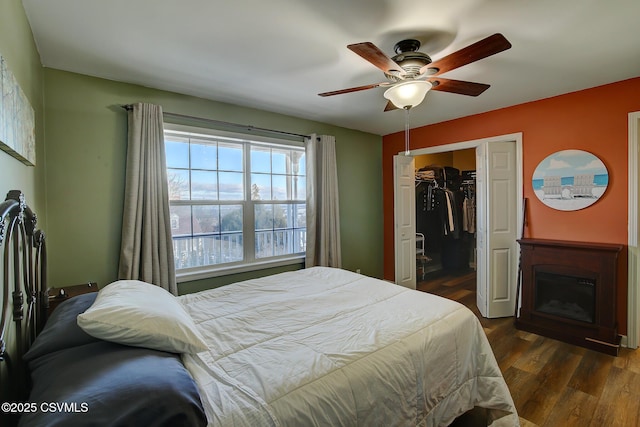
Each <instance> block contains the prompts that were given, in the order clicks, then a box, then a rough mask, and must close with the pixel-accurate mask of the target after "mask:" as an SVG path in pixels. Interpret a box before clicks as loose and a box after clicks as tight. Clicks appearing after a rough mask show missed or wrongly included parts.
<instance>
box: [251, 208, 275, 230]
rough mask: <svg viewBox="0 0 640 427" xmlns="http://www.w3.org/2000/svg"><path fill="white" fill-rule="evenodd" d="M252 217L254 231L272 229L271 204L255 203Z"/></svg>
mask: <svg viewBox="0 0 640 427" xmlns="http://www.w3.org/2000/svg"><path fill="white" fill-rule="evenodd" d="M254 217H255V229H256V231H258V230H271V229H273V205H265V204H259V205H255V209H254Z"/></svg>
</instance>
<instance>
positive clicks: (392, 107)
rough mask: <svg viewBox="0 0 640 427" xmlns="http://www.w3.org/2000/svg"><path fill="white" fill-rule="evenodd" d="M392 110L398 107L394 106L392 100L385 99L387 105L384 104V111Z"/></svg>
mask: <svg viewBox="0 0 640 427" xmlns="http://www.w3.org/2000/svg"><path fill="white" fill-rule="evenodd" d="M392 110H398V107H396V104H394V103H393V102H391V101H387V105H385V107H384V111H385V113H386V112H387V111H392Z"/></svg>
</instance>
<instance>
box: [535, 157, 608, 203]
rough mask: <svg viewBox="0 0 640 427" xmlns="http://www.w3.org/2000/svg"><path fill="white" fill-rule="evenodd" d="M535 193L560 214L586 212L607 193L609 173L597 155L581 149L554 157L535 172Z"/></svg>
mask: <svg viewBox="0 0 640 427" xmlns="http://www.w3.org/2000/svg"><path fill="white" fill-rule="evenodd" d="M532 185H533V191H534V193H535V195H536V196H537V197H538V199H540V201H541V202H542V203H544V204H545V205H547V206H549V207H550V208H553V209H557V210H560V211H575V210H579V209H584V208H586V207H588V206H591V205H592V204H594V203H596V202H597V201H598V199H600V197H602V195H603V194H604V193H605V191H606V190H607V186H608V185H609V172H608V171H607V167H606V166H605V165H604V163H603V162H602V160H600V159H599V158H598V157H596V156H595V155H593V154H591V153H589V152H587V151H582V150H563V151H558V152H556V153H553V154H551V155H550V156H548V157H546V158H545V159H544V160H543V161H541V162H540V163H539V164H538V167H536V170H535V171H534V172H533V179H532Z"/></svg>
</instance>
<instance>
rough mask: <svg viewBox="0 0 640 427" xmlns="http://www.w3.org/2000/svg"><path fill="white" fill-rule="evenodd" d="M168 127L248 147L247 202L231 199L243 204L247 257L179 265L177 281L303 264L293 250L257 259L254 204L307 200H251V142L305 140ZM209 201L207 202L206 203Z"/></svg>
mask: <svg viewBox="0 0 640 427" xmlns="http://www.w3.org/2000/svg"><path fill="white" fill-rule="evenodd" d="M164 130H165V131H170V132H174V133H178V134H182V135H181V136H184V137H198V136H201V137H205V138H218V139H231V140H234V142H242V143H245V149H244V150H243V153H244V158H243V162H244V164H243V175H244V193H245V195H244V201H242V202H238V201H230V202H228V204H233V205H242V210H243V231H242V233H243V248H244V258H245V259H244V260H243V261H238V262H233V263H225V264H214V265H208V266H201V267H191V268H183V269H177V268H176V280H177V282H178V283H181V282H186V281H192V280H199V279H206V278H211V277H218V276H224V275H228V274H234V273H241V272H247V271H255V270H261V269H265V268H272V267H279V266H285V265H293V264H301V263H303V262H304V258H305V253H304V252H299V253H293V254H288V255H281V256H274V257H268V258H255V218H254V206H255V205H256V204H274V205H276V204H305V203H306V200H298V199H293V200H282V201H279V200H265V201H254V200H251V170H250V149H249V148H250V147H251V143H257V144H259V143H267V144H271V145H280V146H282V147H283V148H284V147H296V148H300V147H302V148H304V142H303V141H295V140H287V139H279V138H269V137H265V136H259V135H247V134H242V133H236V132H228V131H221V130H217V129H209V128H202V127H196V126H187V125H179V124H173V123H166V122H165V123H164ZM198 202H199V200H189V201H188V202H186V203H185V202H177V203H176V202H172V201H169V205H197V204H198ZM205 203H206V202H205ZM217 204H219V205H223V204H227V202H226V201H224V200H220V201H217Z"/></svg>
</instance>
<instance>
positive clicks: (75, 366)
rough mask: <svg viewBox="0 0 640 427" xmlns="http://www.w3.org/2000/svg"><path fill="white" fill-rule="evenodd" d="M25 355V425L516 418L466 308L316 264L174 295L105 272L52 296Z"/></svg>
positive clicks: (501, 422)
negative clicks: (476, 412) (472, 414)
mask: <svg viewBox="0 0 640 427" xmlns="http://www.w3.org/2000/svg"><path fill="white" fill-rule="evenodd" d="M36 294H37V292H36ZM156 298H158V299H156ZM150 307H151V308H150ZM153 307H155V310H156V312H154V313H151V314H150V313H149V312H148V310H150V309H151V310H152V312H153V310H154V308H153ZM172 310H173V311H175V313H176V316H177V317H174V318H172V317H170V318H169V320H168V321H167V323H164V324H163V323H162V321H164V320H167V319H164V320H163V319H160V320H158V319H157V318H156V317H158V318H160V317H164V316H165V315H167V313H172ZM101 316H102V317H101ZM136 316H137V317H136ZM149 319H153V321H150V322H149V324H150V325H151V327H152V329H150V330H147V329H145V328H146V326H145V322H148V320H149ZM158 322H159V323H158ZM123 325H124V326H123ZM176 325H178V326H176ZM132 331H133V332H132ZM24 360H25V361H26V363H27V365H28V372H29V374H30V379H31V386H30V387H29V389H30V394H29V396H28V397H25V398H24V402H25V403H27V404H30V405H33V408H34V409H35V410H33V411H31V410H29V411H23V412H22V414H21V417H20V421H19V422H20V425H24V426H38V425H43V426H44V425H47V426H50V425H65V426H73V425H131V426H133V425H166V426H180V425H184V426H200V425H202V426H204V425H210V426H252V427H253V426H303V425H304V426H340V425H342V426H371V425H376V426H377V425H385V426H394V425H395V426H413V425H419V426H448V425H450V424H451V423H452V422H454V420H455V419H456V418H457V417H459V416H460V415H462V414H464V413H465V412H467V411H469V410H471V409H472V408H474V407H480V408H486V414H487V419H488V423H489V425H492V426H518V425H519V421H518V416H517V414H516V410H515V408H514V405H513V401H512V398H511V396H510V394H509V390H508V388H507V386H506V384H505V382H504V379H503V377H502V375H501V373H500V370H499V368H498V366H497V363H496V361H495V358H494V356H493V353H492V351H491V348H490V346H489V344H488V341H487V339H486V336H485V334H484V332H483V330H482V327H481V325H480V323H479V321H478V319H477V318H476V317H475V315H474V314H473V313H472V312H471V311H469V310H468V309H467V308H465V307H464V306H462V305H460V304H458V303H456V302H454V301H450V300H447V299H444V298H440V297H437V296H434V295H431V294H428V293H423V292H418V291H413V290H409V289H406V288H402V287H399V286H396V285H395V284H392V283H389V282H386V281H382V280H378V279H374V278H370V277H367V276H363V275H360V274H356V273H353V272H349V271H346V270H341V269H334V268H327V267H313V268H307V269H303V270H300V271H295V272H288V273H282V274H277V275H273V276H268V277H265V278H261V279H255V280H247V281H243V282H239V283H235V284H231V285H227V286H224V287H220V288H217V289H211V290H207V291H203V292H199V293H195V294H188V295H184V296H181V297H173V296H171V295H170V294H168V293H167V292H165V291H163V290H162V289H161V288H159V287H156V286H153V285H148V284H144V283H142V282H139V283H138V282H137V281H117V282H114V283H113V284H110V285H108V286H106V287H104V288H102V289H101V290H100V292H99V293H97V294H95V293H94V294H86V295H81V296H78V297H75V298H72V299H70V300H68V301H66V302H64V303H62V304H60V306H59V307H58V308H56V310H55V311H54V312H53V315H52V316H51V318H50V319H49V320H48V321H47V323H46V325H45V326H44V328H43V330H42V332H41V333H40V334H39V336H38V337H37V338H36V339H35V342H34V343H33V345H31V347H30V349H29V350H28V351H27V352H26V354H25V355H24ZM51 402H54V403H60V402H64V403H66V405H67V406H66V407H62V408H61V407H58V408H57V410H55V409H56V407H55V406H54V408H53V409H54V410H47V409H50V407H49V406H44V407H43V406H41V405H43V404H45V405H47V404H50V403H51ZM23 409H24V408H23ZM43 409H44V410H43Z"/></svg>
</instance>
